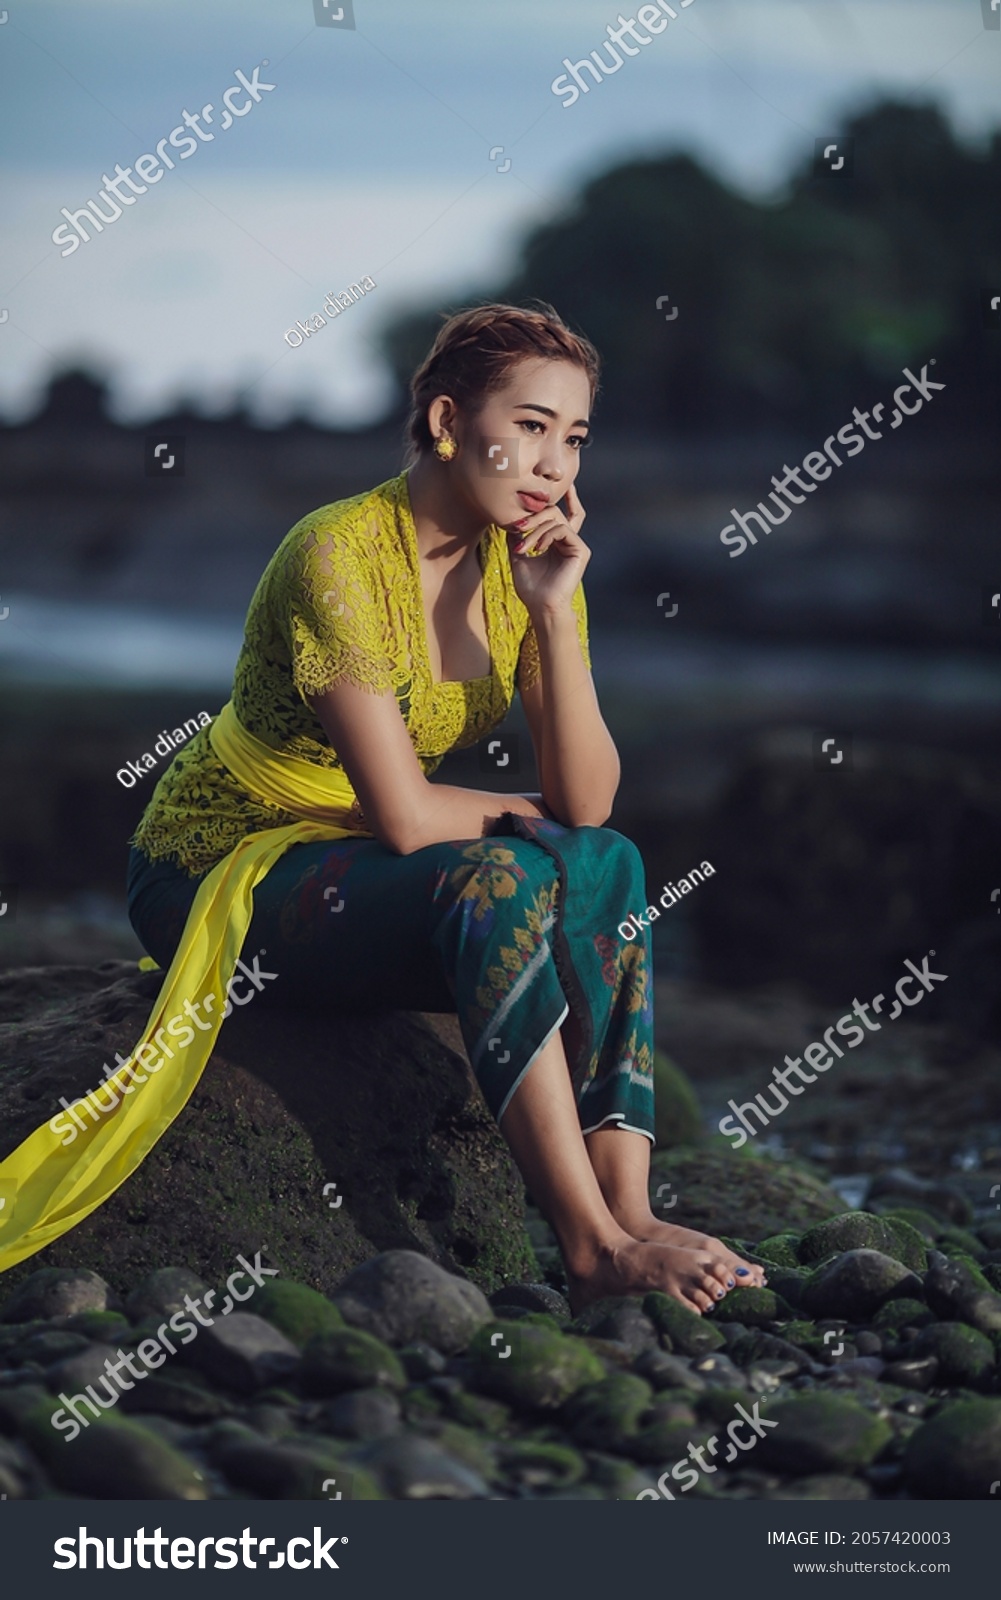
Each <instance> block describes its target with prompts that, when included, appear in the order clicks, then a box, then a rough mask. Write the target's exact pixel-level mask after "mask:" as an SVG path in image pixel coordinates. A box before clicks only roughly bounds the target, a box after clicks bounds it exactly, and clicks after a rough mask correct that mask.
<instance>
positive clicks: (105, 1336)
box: [64, 1311, 131, 1344]
mask: <svg viewBox="0 0 1001 1600" xmlns="http://www.w3.org/2000/svg"><path fill="white" fill-rule="evenodd" d="M64 1326H65V1328H66V1331H67V1332H68V1333H82V1334H83V1336H84V1338H86V1339H93V1340H94V1341H95V1342H96V1343H98V1344H120V1343H121V1341H122V1339H124V1338H125V1336H126V1334H128V1333H129V1332H130V1331H131V1325H130V1323H129V1319H128V1317H125V1316H123V1315H122V1313H121V1312H120V1311H81V1312H79V1313H78V1314H77V1316H75V1317H68V1318H67V1319H66V1322H65V1324H64Z"/></svg>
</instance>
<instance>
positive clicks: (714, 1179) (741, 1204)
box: [650, 1141, 845, 1239]
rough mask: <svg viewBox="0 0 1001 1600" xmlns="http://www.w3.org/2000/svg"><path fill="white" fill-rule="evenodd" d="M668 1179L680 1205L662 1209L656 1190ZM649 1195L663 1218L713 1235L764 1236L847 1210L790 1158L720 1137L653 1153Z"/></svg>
mask: <svg viewBox="0 0 1001 1600" xmlns="http://www.w3.org/2000/svg"><path fill="white" fill-rule="evenodd" d="M666 1181H669V1182H670V1184H671V1190H670V1195H671V1196H674V1195H676V1196H677V1199H678V1203H677V1205H676V1206H672V1207H670V1209H668V1210H666V1211H665V1210H663V1209H659V1208H658V1205H657V1190H658V1189H659V1188H660V1187H661V1185H662V1184H663V1183H665V1182H666ZM650 1195H651V1204H652V1206H653V1209H654V1211H655V1212H656V1214H657V1215H658V1216H662V1217H663V1218H664V1219H665V1221H667V1222H672V1223H680V1224H681V1226H682V1227H685V1228H697V1229H699V1230H700V1231H701V1232H703V1233H708V1234H711V1235H714V1236H715V1237H717V1238H719V1237H731V1238H740V1239H764V1238H767V1237H768V1236H769V1235H770V1234H775V1233H779V1232H782V1231H785V1230H789V1229H796V1230H799V1229H801V1228H808V1227H809V1226H810V1224H811V1223H814V1222H820V1221H822V1220H823V1218H825V1217H833V1216H836V1215H837V1214H838V1213H839V1212H843V1211H844V1209H845V1203H844V1201H843V1200H842V1198H841V1196H840V1195H839V1194H837V1193H836V1192H835V1191H834V1190H833V1189H829V1188H828V1187H827V1185H826V1184H825V1183H821V1182H820V1180H819V1178H815V1177H813V1175H812V1174H811V1173H809V1172H806V1171H804V1170H803V1169H802V1168H799V1167H797V1166H796V1165H795V1163H794V1162H791V1161H783V1162H781V1163H779V1162H777V1161H772V1160H770V1159H769V1158H768V1157H767V1156H759V1155H758V1154H757V1153H755V1154H753V1155H752V1154H750V1153H748V1152H746V1151H743V1150H741V1151H735V1150H732V1149H731V1148H730V1147H729V1145H725V1144H723V1142H722V1141H720V1143H719V1144H717V1145H714V1146H709V1147H708V1148H706V1149H697V1148H693V1147H687V1148H682V1149H677V1150H668V1151H666V1152H665V1153H664V1154H663V1155H662V1154H660V1153H659V1152H658V1153H657V1154H655V1155H654V1158H653V1162H652V1173H651V1178H650ZM661 1198H662V1200H663V1199H667V1198H670V1196H668V1195H667V1194H665V1195H664V1196H662V1197H661Z"/></svg>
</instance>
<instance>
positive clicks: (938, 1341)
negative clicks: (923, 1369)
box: [917, 1322, 995, 1389]
mask: <svg viewBox="0 0 1001 1600" xmlns="http://www.w3.org/2000/svg"><path fill="white" fill-rule="evenodd" d="M917 1346H918V1349H919V1350H920V1351H921V1352H922V1354H924V1353H925V1352H927V1353H929V1354H931V1355H933V1356H935V1357H936V1358H937V1360H938V1363H939V1378H938V1381H939V1382H940V1383H948V1384H966V1385H968V1386H969V1387H970V1388H973V1389H978V1388H981V1387H982V1386H983V1385H984V1384H986V1383H987V1381H988V1380H989V1379H990V1378H991V1377H992V1376H993V1373H994V1365H995V1363H994V1345H993V1343H992V1342H991V1340H990V1339H988V1338H987V1337H986V1336H985V1335H984V1334H982V1333H978V1331H977V1329H976V1328H969V1327H967V1326H966V1324H965V1323H962V1322H935V1323H932V1324H930V1325H929V1326H928V1327H926V1328H922V1330H921V1333H920V1335H919V1337H918V1340H917Z"/></svg>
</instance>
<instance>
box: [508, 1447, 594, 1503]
mask: <svg viewBox="0 0 1001 1600" xmlns="http://www.w3.org/2000/svg"><path fill="white" fill-rule="evenodd" d="M500 1465H501V1468H502V1470H503V1472H504V1474H505V1476H506V1477H507V1478H508V1479H510V1480H511V1481H512V1482H513V1483H514V1484H515V1485H516V1486H517V1487H518V1488H522V1489H530V1490H536V1491H537V1490H545V1489H568V1488H569V1487H570V1485H571V1484H574V1483H580V1482H581V1480H582V1479H583V1478H584V1477H585V1475H586V1473H587V1462H586V1461H585V1459H584V1457H583V1456H582V1455H581V1454H580V1452H579V1451H578V1450H572V1449H571V1448H570V1446H569V1445H565V1444H547V1443H544V1442H543V1441H541V1440H537V1439H518V1440H514V1441H513V1442H512V1443H510V1444H505V1445H504V1446H502V1448H501V1450H500Z"/></svg>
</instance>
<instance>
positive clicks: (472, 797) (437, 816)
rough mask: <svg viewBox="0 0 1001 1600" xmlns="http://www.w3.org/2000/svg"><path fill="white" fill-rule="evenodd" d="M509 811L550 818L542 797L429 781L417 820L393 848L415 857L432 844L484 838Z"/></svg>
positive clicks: (414, 820)
mask: <svg viewBox="0 0 1001 1600" xmlns="http://www.w3.org/2000/svg"><path fill="white" fill-rule="evenodd" d="M505 811H513V812H515V813H516V814H517V815H518V816H522V817H545V816H548V815H549V812H548V811H547V809H546V807H545V805H544V803H542V796H541V795H536V796H531V795H526V794H496V793H494V792H493V791H492V790H489V789H461V788H459V787H458V786H457V785H456V784H451V783H427V782H425V785H424V787H423V789H422V791H421V795H420V800H419V803H418V805H417V807H416V808H415V814H414V816H413V820H412V822H410V823H409V824H408V826H407V828H406V831H405V834H404V835H403V836H402V837H400V838H399V839H395V840H394V841H393V848H395V849H396V850H397V853H398V854H399V855H411V854H412V853H413V851H415V850H422V849H423V848H424V846H425V845H428V844H442V843H444V842H445V841H446V840H450V839H480V838H482V837H483V835H484V834H485V833H486V832H487V829H488V828H489V827H490V825H491V823H493V822H494V821H495V820H496V819H497V818H498V817H499V816H501V815H502V813H503V812H505Z"/></svg>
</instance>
